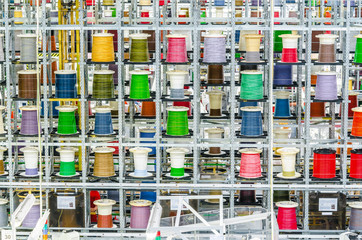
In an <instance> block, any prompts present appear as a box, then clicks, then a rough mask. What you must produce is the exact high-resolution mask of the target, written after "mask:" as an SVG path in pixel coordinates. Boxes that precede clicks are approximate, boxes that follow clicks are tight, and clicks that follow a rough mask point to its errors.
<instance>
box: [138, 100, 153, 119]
mask: <svg viewBox="0 0 362 240" xmlns="http://www.w3.org/2000/svg"><path fill="white" fill-rule="evenodd" d="M141 116H143V117H154V116H156V103H155V102H142V108H141Z"/></svg>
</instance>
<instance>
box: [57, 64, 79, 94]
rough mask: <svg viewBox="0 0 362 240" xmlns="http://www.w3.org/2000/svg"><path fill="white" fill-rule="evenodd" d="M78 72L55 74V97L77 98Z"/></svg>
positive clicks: (62, 71) (59, 72)
mask: <svg viewBox="0 0 362 240" xmlns="http://www.w3.org/2000/svg"><path fill="white" fill-rule="evenodd" d="M76 83H77V72H76V71H73V70H60V71H56V72H55V97H56V98H77V88H76Z"/></svg>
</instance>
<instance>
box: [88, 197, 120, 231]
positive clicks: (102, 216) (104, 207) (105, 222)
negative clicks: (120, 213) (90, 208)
mask: <svg viewBox="0 0 362 240" xmlns="http://www.w3.org/2000/svg"><path fill="white" fill-rule="evenodd" d="M93 203H94V205H96V206H97V207H98V208H97V212H98V218H97V228H112V227H113V221H112V206H113V205H114V204H116V201H114V200H111V199H99V200H96V201H94V202H93Z"/></svg>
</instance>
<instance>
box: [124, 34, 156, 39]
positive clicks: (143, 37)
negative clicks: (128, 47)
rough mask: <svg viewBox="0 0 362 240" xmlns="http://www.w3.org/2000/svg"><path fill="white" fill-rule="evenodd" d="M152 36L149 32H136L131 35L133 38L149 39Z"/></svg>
mask: <svg viewBox="0 0 362 240" xmlns="http://www.w3.org/2000/svg"><path fill="white" fill-rule="evenodd" d="M150 36H151V35H150V34H147V33H134V34H130V35H129V37H130V38H133V39H147V38H148V37H150Z"/></svg>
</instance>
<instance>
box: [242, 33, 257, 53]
mask: <svg viewBox="0 0 362 240" xmlns="http://www.w3.org/2000/svg"><path fill="white" fill-rule="evenodd" d="M247 34H258V31H257V30H242V31H240V38H239V51H243V52H245V51H246V41H245V35H247Z"/></svg>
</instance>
